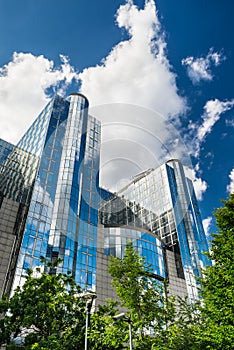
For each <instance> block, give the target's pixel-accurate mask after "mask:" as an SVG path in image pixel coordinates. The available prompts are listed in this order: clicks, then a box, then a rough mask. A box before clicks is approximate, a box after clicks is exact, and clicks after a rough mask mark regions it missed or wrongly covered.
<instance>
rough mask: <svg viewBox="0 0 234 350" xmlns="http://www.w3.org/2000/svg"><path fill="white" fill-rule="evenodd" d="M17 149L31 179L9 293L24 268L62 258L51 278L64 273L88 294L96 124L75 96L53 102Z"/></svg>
mask: <svg viewBox="0 0 234 350" xmlns="http://www.w3.org/2000/svg"><path fill="white" fill-rule="evenodd" d="M17 149H20V150H23V152H25V153H26V154H30V155H31V157H33V159H34V160H35V161H34V162H33V164H31V166H29V167H27V171H28V173H26V174H24V178H27V175H29V174H31V175H32V174H34V183H33V188H32V191H31V194H30V200H29V207H28V213H27V218H26V222H25V229H24V232H23V235H22V240H21V245H20V247H19V251H18V252H15V254H16V255H17V257H18V258H17V262H16V264H15V266H14V267H13V271H12V275H14V280H13V285H12V289H13V290H14V288H15V287H16V286H18V285H22V284H23V283H24V280H25V273H26V270H27V269H28V268H30V269H32V270H34V269H35V268H36V267H39V266H41V265H42V263H41V261H40V257H41V256H43V257H46V258H48V259H49V260H52V261H53V260H54V259H57V258H62V259H63V262H62V263H61V264H60V266H59V267H58V268H57V272H63V273H67V272H68V271H70V272H71V273H72V275H73V276H74V279H75V281H76V282H77V283H78V284H79V285H81V286H82V287H83V288H89V289H94V288H95V277H96V251H95V250H96V237H97V226H98V196H97V194H96V188H97V186H96V185H97V183H98V176H99V172H98V171H99V154H100V123H99V121H97V120H96V119H95V118H94V117H91V116H89V115H88V100H87V99H86V98H85V97H84V96H83V95H81V94H72V95H70V96H69V97H68V98H66V99H63V98H61V97H59V96H55V97H54V99H53V100H52V101H50V102H49V104H48V105H47V106H46V108H45V109H44V110H43V111H42V112H41V114H40V115H39V116H38V118H37V119H36V120H35V122H34V123H33V124H32V126H31V127H30V128H29V129H28V131H27V132H26V133H25V135H24V136H23V137H22V138H21V140H20V141H19V143H18V145H17ZM8 159H9V156H8ZM19 163H20V166H21V163H22V162H19ZM8 168H9V167H8ZM32 169H34V170H35V171H34V173H33V172H32ZM5 179H6V177H5ZM5 179H3V182H4V181H5ZM13 182H14V183H15V182H18V181H17V179H16V181H13ZM42 269H43V266H42Z"/></svg>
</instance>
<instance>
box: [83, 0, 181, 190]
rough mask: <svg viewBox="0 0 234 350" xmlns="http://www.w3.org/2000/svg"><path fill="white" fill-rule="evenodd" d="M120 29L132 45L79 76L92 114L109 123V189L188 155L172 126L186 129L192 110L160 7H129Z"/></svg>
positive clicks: (121, 12)
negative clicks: (185, 117) (184, 120)
mask: <svg viewBox="0 0 234 350" xmlns="http://www.w3.org/2000/svg"><path fill="white" fill-rule="evenodd" d="M116 24H117V26H118V27H119V28H123V29H124V30H125V31H126V32H127V34H128V37H129V39H128V40H125V41H122V42H120V43H119V44H117V45H116V46H115V47H113V48H112V50H111V51H110V53H109V54H108V56H107V57H105V58H104V59H103V60H102V62H101V64H99V65H97V66H95V67H89V68H86V69H84V70H83V72H81V73H80V75H79V77H80V81H81V88H80V91H81V92H82V93H83V94H85V95H86V96H87V97H88V99H89V102H90V106H91V109H90V113H91V114H92V115H94V116H96V117H97V118H98V119H100V120H101V121H102V123H103V145H102V171H101V175H102V182H103V183H104V184H105V185H106V186H108V187H112V185H111V184H110V183H109V180H110V179H112V180H113V182H114V183H116V181H117V182H120V183H122V182H123V181H125V179H126V178H129V177H131V176H132V175H135V174H136V172H141V171H143V170H146V169H147V168H151V167H155V166H157V165H159V164H161V163H162V162H163V161H164V160H168V159H169V158H171V157H176V158H182V154H186V153H187V152H185V151H184V149H185V146H184V145H183V143H182V142H181V138H180V136H179V135H178V131H177V130H175V128H174V127H172V125H169V124H170V123H169V121H170V120H171V118H173V121H174V123H175V124H174V125H177V126H180V123H179V117H178V116H179V115H180V114H182V113H184V111H185V110H186V101H185V100H184V99H183V98H182V97H181V96H180V95H179V94H178V89H177V85H176V75H175V73H174V72H173V70H172V67H171V65H170V63H169V60H168V58H167V55H166V42H165V40H164V34H163V33H162V31H161V28H160V22H159V19H158V16H157V11H156V7H155V2H154V1H153V0H148V1H146V3H145V6H144V8H143V9H138V8H137V6H136V5H134V3H133V2H132V1H130V0H129V1H126V4H125V5H122V6H120V7H119V9H118V11H117V14H116ZM126 150H127V151H126ZM110 174H111V176H110ZM117 179H118V180H117ZM106 182H108V183H106Z"/></svg>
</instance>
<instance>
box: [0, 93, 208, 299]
mask: <svg viewBox="0 0 234 350" xmlns="http://www.w3.org/2000/svg"><path fill="white" fill-rule="evenodd" d="M100 144H101V124H100V122H99V121H98V120H97V119H96V118H94V117H92V116H90V115H89V114H88V100H87V99H86V97H85V96H83V95H82V94H79V93H76V94H71V95H69V96H68V97H67V98H65V99H64V98H62V97H60V96H55V97H54V98H53V99H52V100H51V101H50V102H49V103H48V105H47V106H46V107H45V108H44V109H43V111H42V112H41V113H40V115H39V116H38V117H37V119H36V120H35V121H34V123H33V124H32V125H31V127H30V128H29V129H28V131H27V132H26V133H25V135H24V136H23V137H22V138H21V140H20V141H19V143H18V144H17V146H13V145H11V144H9V143H7V142H5V141H2V140H0V243H1V246H2V247H3V248H2V251H3V255H2V256H3V258H2V261H1V260H0V263H1V266H0V272H1V274H0V289H1V291H2V293H3V292H8V293H9V292H10V291H11V290H14V288H15V287H16V286H18V285H22V284H23V283H24V281H25V275H26V271H27V269H28V268H30V269H32V270H35V269H36V268H37V267H39V266H41V267H42V270H43V269H44V266H43V264H42V262H41V259H40V257H41V256H43V257H45V258H47V259H48V260H49V261H54V260H56V259H57V258H61V259H62V263H61V264H60V265H59V266H58V267H57V269H56V270H52V271H51V273H56V272H62V273H67V272H69V271H71V273H72V275H73V277H74V279H75V281H76V282H77V283H78V284H79V285H80V286H81V287H82V288H84V289H91V290H93V291H96V292H97V295H98V300H102V301H103V302H104V299H105V297H108V296H110V297H112V294H111V293H112V292H110V294H108V293H109V292H108V290H109V291H110V289H109V286H110V278H109V276H108V273H107V265H108V259H109V256H110V255H114V256H119V257H123V254H124V248H125V247H126V243H127V241H128V240H131V241H132V242H133V245H134V247H135V248H136V249H137V250H138V252H139V253H140V254H141V255H142V256H144V257H145V258H146V261H147V262H148V263H150V264H151V265H152V273H153V274H154V275H155V278H157V279H158V280H164V279H165V278H167V279H169V291H170V292H171V293H172V294H178V295H181V296H184V295H188V296H189V298H190V300H194V299H196V298H197V282H196V277H198V276H200V274H201V272H200V271H201V268H202V267H205V265H207V264H209V261H208V259H207V257H206V256H205V255H203V254H202V251H208V245H207V241H206V237H205V234H204V231H203V227H202V222H201V218H200V213H199V209H198V205H197V201H196V197H195V194H194V190H193V184H192V182H191V180H189V179H188V178H187V177H186V176H185V174H184V170H183V166H182V164H181V163H180V162H179V161H178V160H171V161H168V162H167V163H166V164H163V165H162V166H160V167H159V168H157V169H149V170H147V171H145V172H143V173H141V174H139V175H138V176H136V177H135V178H134V180H133V181H132V182H131V183H129V185H128V186H126V187H125V188H123V189H122V190H121V191H120V192H119V193H118V194H112V193H110V192H108V191H106V190H104V189H101V188H100V187H99V169H100ZM100 202H101V203H100ZM5 246H7V247H8V248H7V252H8V253H6V250H5V251H4V249H5ZM4 254H5V255H4ZM1 276H2V278H1Z"/></svg>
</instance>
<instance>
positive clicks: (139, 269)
mask: <svg viewBox="0 0 234 350" xmlns="http://www.w3.org/2000/svg"><path fill="white" fill-rule="evenodd" d="M109 273H110V274H111V276H112V286H113V288H114V289H115V291H116V294H117V296H118V298H119V300H120V306H121V307H122V308H124V309H126V310H127V313H126V316H127V317H128V318H129V320H130V321H131V323H132V332H133V338H134V345H135V348H136V349H142V350H143V349H151V347H152V345H153V344H154V343H155V341H156V338H157V339H158V340H159V339H164V342H165V336H166V331H165V329H166V327H167V326H168V324H169V323H170V320H171V319H173V318H174V316H175V313H176V309H175V303H174V299H173V298H171V297H168V296H167V294H166V293H165V287H166V286H165V285H164V284H163V283H162V282H159V281H158V280H157V279H156V278H155V276H154V275H153V273H152V271H151V267H150V266H149V265H147V263H146V262H145V259H144V258H142V257H141V256H140V255H139V254H138V253H137V252H136V251H135V250H134V248H133V245H132V243H130V242H129V243H128V244H127V247H126V249H125V256H124V258H123V259H120V258H118V257H111V260H110V264H109ZM125 323H126V322H125ZM151 331H154V334H155V337H152V336H150V335H149V333H150V332H151Z"/></svg>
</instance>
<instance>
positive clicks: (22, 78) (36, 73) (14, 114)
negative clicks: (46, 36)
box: [0, 53, 78, 143]
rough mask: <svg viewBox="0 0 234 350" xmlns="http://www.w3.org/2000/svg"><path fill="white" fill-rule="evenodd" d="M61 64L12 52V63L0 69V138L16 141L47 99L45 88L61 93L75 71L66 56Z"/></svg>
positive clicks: (73, 76)
mask: <svg viewBox="0 0 234 350" xmlns="http://www.w3.org/2000/svg"><path fill="white" fill-rule="evenodd" d="M60 59H61V65H60V67H57V68H56V67H55V65H54V62H53V61H50V60H48V59H47V58H45V57H44V56H34V55H32V54H31V53H14V55H13V59H12V61H11V62H9V63H8V64H6V65H5V66H3V67H2V68H0V97H1V104H0V120H1V129H0V137H1V138H3V139H5V140H6V141H9V142H12V143H16V142H17V141H18V140H19V137H20V136H21V135H22V134H23V133H24V132H25V131H26V129H27V128H28V126H29V125H30V124H31V123H32V121H33V119H34V118H35V117H36V116H37V115H38V114H39V112H40V111H41V109H42V108H43V107H44V106H45V104H46V103H47V102H48V100H49V99H50V96H49V93H48V89H49V88H52V90H53V91H54V92H57V93H60V94H63V92H64V91H65V89H66V88H67V86H68V85H69V84H70V83H71V82H72V80H73V79H75V80H77V79H78V73H77V72H75V70H74V68H73V67H71V66H70V64H69V61H68V59H67V57H65V56H63V55H60Z"/></svg>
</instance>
